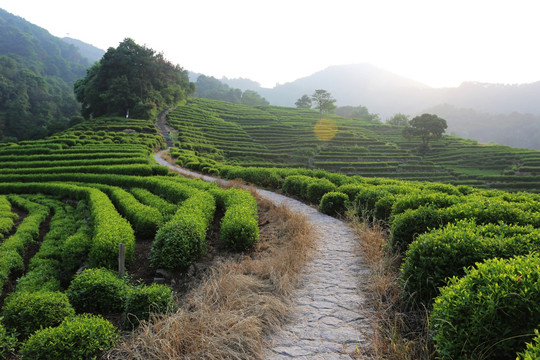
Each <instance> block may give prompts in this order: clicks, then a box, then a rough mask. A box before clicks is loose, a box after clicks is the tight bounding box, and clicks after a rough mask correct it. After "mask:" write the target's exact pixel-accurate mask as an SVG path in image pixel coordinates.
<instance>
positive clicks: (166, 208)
mask: <svg viewBox="0 0 540 360" xmlns="http://www.w3.org/2000/svg"><path fill="white" fill-rule="evenodd" d="M130 192H131V193H132V194H133V196H135V198H136V199H137V200H139V201H140V202H141V203H143V204H145V205H148V206H151V207H153V208H156V209H158V210H159V211H160V212H161V214H163V215H164V216H166V215H172V214H174V213H175V212H176V210H178V206H176V205H174V204H171V203H170V202H168V201H166V200H165V199H163V198H161V197H160V196H158V195H155V194H153V193H151V192H150V191H148V190H146V189H143V188H131V189H130Z"/></svg>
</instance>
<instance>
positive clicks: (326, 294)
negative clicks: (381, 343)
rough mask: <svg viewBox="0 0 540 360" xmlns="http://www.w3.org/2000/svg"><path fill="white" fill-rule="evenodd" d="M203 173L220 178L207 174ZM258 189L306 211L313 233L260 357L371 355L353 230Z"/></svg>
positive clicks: (364, 276) (363, 276) (363, 274)
mask: <svg viewBox="0 0 540 360" xmlns="http://www.w3.org/2000/svg"><path fill="white" fill-rule="evenodd" d="M163 152H164V151H161V152H159V153H157V154H156V155H155V159H156V161H157V162H158V163H159V164H161V165H165V166H168V167H169V168H171V169H174V170H177V171H180V172H182V173H184V174H191V175H193V174H195V173H193V172H191V171H189V170H185V169H182V168H179V167H177V166H175V165H172V164H170V163H168V162H167V161H166V160H164V159H163V158H162V156H161V155H162V153H163ZM195 175H198V176H200V174H195ZM200 177H201V176H200ZM202 179H203V180H206V181H223V180H219V179H216V178H213V177H210V176H202ZM257 192H258V193H259V195H260V196H262V197H263V198H266V199H268V200H270V201H272V202H274V203H275V204H284V205H285V206H287V207H288V208H289V209H291V210H292V211H294V212H296V213H300V214H303V215H305V216H306V218H307V219H308V222H309V223H310V224H311V225H312V226H313V227H314V228H315V230H316V231H315V233H316V234H317V235H318V237H317V239H316V247H317V248H316V253H315V254H314V256H313V261H312V262H311V263H309V264H308V265H307V266H306V268H305V269H304V271H303V272H302V273H301V274H300V282H301V286H300V287H299V288H298V289H297V291H296V292H295V294H294V298H293V303H294V304H295V309H294V311H292V315H291V319H290V321H288V322H287V323H286V324H285V326H284V327H283V328H282V330H281V331H279V332H277V333H276V334H273V335H272V336H271V337H270V338H269V339H268V342H269V343H270V347H269V349H268V350H267V351H266V353H265V357H264V358H265V359H268V360H282V359H328V360H331V359H336V360H337V359H351V358H360V359H371V357H369V356H368V355H365V354H369V353H370V343H369V339H370V338H371V336H370V335H371V333H372V327H371V326H372V324H371V320H370V319H371V313H372V309H371V308H370V306H369V304H368V302H367V300H366V298H365V296H364V295H363V294H362V292H361V290H360V288H359V287H360V286H361V284H365V283H366V282H367V281H369V280H368V276H369V270H368V268H367V265H365V264H364V262H363V261H362V257H361V255H360V254H359V253H358V251H357V247H358V238H357V236H356V235H355V234H354V232H353V231H352V230H351V229H350V228H349V226H348V225H347V224H346V223H344V222H342V221H340V220H337V219H335V218H332V217H330V216H326V215H323V214H321V213H319V212H318V211H317V210H315V209H313V208H312V207H310V206H308V205H306V204H303V203H301V202H299V201H297V200H294V199H291V198H288V197H286V196H283V195H280V194H276V193H273V192H270V191H266V190H257Z"/></svg>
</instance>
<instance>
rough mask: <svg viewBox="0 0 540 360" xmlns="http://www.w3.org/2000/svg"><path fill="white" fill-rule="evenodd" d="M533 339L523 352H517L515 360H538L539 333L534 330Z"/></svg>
mask: <svg viewBox="0 0 540 360" xmlns="http://www.w3.org/2000/svg"><path fill="white" fill-rule="evenodd" d="M534 335H535V337H534V338H533V339H532V342H530V343H527V348H526V349H525V351H524V352H519V353H518V354H517V355H518V356H517V358H516V360H538V359H540V332H539V331H538V330H537V329H536V330H534Z"/></svg>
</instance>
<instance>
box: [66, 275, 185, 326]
mask: <svg viewBox="0 0 540 360" xmlns="http://www.w3.org/2000/svg"><path fill="white" fill-rule="evenodd" d="M66 294H67V297H68V298H69V301H70V303H71V304H72V305H73V308H74V309H75V311H76V312H77V313H93V314H109V315H110V314H120V313H123V314H124V322H125V324H124V325H125V326H126V327H133V326H137V325H138V324H139V323H140V322H141V321H143V320H148V319H149V317H150V314H151V313H156V314H157V313H165V312H166V311H168V310H175V305H174V299H173V294H172V291H171V289H170V288H169V287H168V286H166V285H158V284H152V285H149V286H147V285H136V286H134V285H131V284H130V283H128V282H127V280H126V279H125V278H120V277H118V274H117V273H116V272H113V271H111V270H107V269H102V268H93V269H86V270H84V271H83V272H81V273H80V274H79V275H76V276H75V277H74V279H73V281H72V282H71V284H70V285H69V288H68V289H67V291H66Z"/></svg>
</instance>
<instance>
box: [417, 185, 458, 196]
mask: <svg viewBox="0 0 540 360" xmlns="http://www.w3.org/2000/svg"><path fill="white" fill-rule="evenodd" d="M423 190H424V191H425V190H431V191H435V192H441V193H446V194H448V195H456V196H460V195H461V192H460V191H459V189H458V188H457V187H455V186H454V185H450V184H442V183H426V184H425V185H424V188H423Z"/></svg>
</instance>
